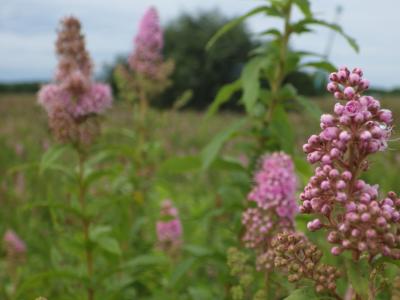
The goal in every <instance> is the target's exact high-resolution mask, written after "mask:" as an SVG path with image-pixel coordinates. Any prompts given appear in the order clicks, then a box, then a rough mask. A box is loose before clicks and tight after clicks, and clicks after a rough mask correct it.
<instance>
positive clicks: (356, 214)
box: [300, 67, 400, 299]
mask: <svg viewBox="0 0 400 300" xmlns="http://www.w3.org/2000/svg"><path fill="white" fill-rule="evenodd" d="M329 79H330V82H329V84H328V86H327V89H328V91H329V92H330V93H332V94H333V95H334V97H335V98H336V100H337V101H338V102H337V103H336V104H335V106H334V110H333V113H332V114H324V115H322V116H321V129H322V131H321V132H320V133H319V134H317V135H312V136H311V137H310V138H309V139H308V142H307V143H306V144H305V145H304V146H303V149H304V152H305V153H307V160H308V162H309V163H311V164H316V165H317V167H316V168H315V173H314V176H312V177H311V178H310V181H309V183H308V184H307V186H306V187H305V189H304V192H303V193H302V194H301V195H300V198H301V201H302V205H301V208H300V210H301V212H302V213H305V214H312V215H313V216H314V217H315V219H314V220H312V221H310V222H309V223H308V225H307V227H308V229H309V230H310V231H317V230H325V231H326V232H327V236H326V239H327V241H328V242H329V243H331V244H332V247H331V253H332V254H333V255H340V254H342V253H343V252H350V253H351V254H352V258H353V260H354V261H355V262H356V263H358V264H360V261H361V260H362V259H363V258H366V259H367V260H368V262H369V264H370V266H371V267H372V270H371V271H370V272H371V273H370V274H369V283H367V285H368V288H369V290H368V291H365V290H363V289H357V290H356V294H355V297H356V299H363V298H365V297H368V299H375V296H376V293H377V290H378V288H377V287H376V286H375V284H376V282H377V281H376V277H377V274H379V272H380V271H379V270H380V267H379V263H377V262H376V260H377V259H378V258H379V257H386V258H387V259H389V260H390V259H395V260H397V259H400V199H399V197H398V196H397V195H396V193H394V192H389V193H387V195H386V197H383V199H380V197H379V188H378V185H370V184H368V183H366V182H365V181H364V180H363V179H361V178H360V177H361V175H362V174H363V173H364V172H365V171H367V170H368V169H369V161H368V159H369V157H370V155H372V154H375V153H377V152H381V151H385V150H386V149H387V144H388V140H389V138H390V135H391V133H392V123H393V118H392V112H391V111H390V110H388V109H383V108H381V104H380V102H379V100H376V99H375V98H373V97H372V96H366V95H364V93H365V92H366V90H367V89H368V87H369V82H368V80H366V79H363V72H362V70H361V69H359V68H355V69H353V70H352V71H350V70H349V69H348V68H347V67H342V68H340V69H339V70H338V71H337V72H334V73H332V74H331V75H330V77H329ZM347 267H348V268H349V266H347ZM356 280H357V281H360V280H361V279H360V278H357V279H356ZM355 287H357V286H355ZM362 293H368V294H362Z"/></svg>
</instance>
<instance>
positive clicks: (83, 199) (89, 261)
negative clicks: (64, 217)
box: [78, 151, 94, 300]
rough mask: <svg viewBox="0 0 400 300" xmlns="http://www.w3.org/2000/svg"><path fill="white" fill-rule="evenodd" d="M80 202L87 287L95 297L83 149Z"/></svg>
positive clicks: (90, 299) (80, 162)
mask: <svg viewBox="0 0 400 300" xmlns="http://www.w3.org/2000/svg"><path fill="white" fill-rule="evenodd" d="M78 154H79V203H80V205H81V209H82V214H83V215H84V216H83V217H82V225H83V238H84V243H85V255H86V270H87V274H88V278H89V282H90V285H89V286H88V287H87V299H88V300H93V299H94V289H93V287H92V285H91V284H92V283H91V279H92V277H93V252H92V248H91V246H90V239H89V229H90V220H89V219H88V218H87V217H86V216H85V211H86V186H85V183H84V172H85V154H84V153H83V151H79V152H78Z"/></svg>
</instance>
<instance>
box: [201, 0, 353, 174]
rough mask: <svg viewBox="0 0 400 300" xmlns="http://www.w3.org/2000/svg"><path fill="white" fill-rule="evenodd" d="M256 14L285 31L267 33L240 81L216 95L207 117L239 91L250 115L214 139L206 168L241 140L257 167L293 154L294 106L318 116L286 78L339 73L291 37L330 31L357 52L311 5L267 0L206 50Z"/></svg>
mask: <svg viewBox="0 0 400 300" xmlns="http://www.w3.org/2000/svg"><path fill="white" fill-rule="evenodd" d="M295 10H298V11H299V12H300V15H301V17H300V19H299V20H294V18H293V14H294V12H295ZM255 15H264V16H267V17H270V18H274V19H278V20H280V21H281V23H282V24H283V26H282V27H276V28H269V29H268V30H266V31H264V32H262V33H261V36H262V37H263V38H265V39H264V40H263V42H262V43H261V46H259V47H258V48H257V49H254V51H252V53H250V58H249V61H248V62H247V63H246V65H245V66H244V67H243V69H242V72H241V76H240V78H239V79H237V80H236V81H234V82H232V83H229V84H227V85H225V86H223V87H222V88H221V89H220V90H219V92H218V94H217V95H216V98H215V100H214V102H213V103H212V104H211V106H210V108H209V111H208V116H211V115H213V114H214V113H215V112H216V111H218V109H219V108H220V107H221V105H223V104H224V103H225V102H227V101H229V100H230V99H231V98H232V96H233V95H234V94H236V93H238V92H241V99H240V105H241V106H242V107H243V108H244V110H245V112H246V116H245V117H244V118H242V119H241V120H239V121H238V122H236V123H233V124H232V125H231V126H230V127H227V128H226V129H225V131H223V132H221V133H220V134H218V135H216V136H215V138H214V139H213V140H212V141H211V142H210V143H209V145H207V147H206V148H205V149H204V152H203V166H204V168H207V167H209V166H210V165H211V164H212V162H213V161H214V160H215V159H216V158H217V157H218V153H219V151H220V150H221V149H222V147H223V146H224V145H225V143H226V142H227V141H229V140H231V139H233V138H237V137H243V138H245V139H246V141H247V145H246V149H247V154H248V155H249V156H250V158H251V160H252V161H253V162H254V161H255V159H256V158H257V157H259V156H260V155H261V154H262V153H264V152H265V151H267V150H270V151H277V150H284V151H285V152H286V153H289V154H293V152H294V148H295V145H294V139H295V134H294V130H293V128H292V126H291V124H290V122H289V118H288V114H287V108H288V103H289V102H290V101H294V102H295V103H297V104H298V105H299V106H300V107H303V108H304V109H305V110H306V112H308V113H310V115H311V116H314V117H318V116H319V109H318V107H317V106H316V105H315V104H314V103H313V102H311V101H309V100H308V99H307V98H306V97H304V96H301V95H299V94H298V92H297V90H296V88H295V87H294V86H293V85H292V84H290V83H286V79H287V78H288V76H289V75H290V74H292V73H293V72H297V71H301V70H303V69H307V68H308V69H310V68H311V69H312V68H314V69H316V70H323V71H328V72H332V71H333V70H334V69H335V68H334V67H333V66H332V64H331V63H329V62H328V61H326V60H324V59H322V60H321V55H318V54H316V53H313V52H310V51H307V50H306V51H302V50H294V49H292V48H291V47H290V42H291V40H292V38H293V36H295V35H300V36H301V35H302V34H303V33H307V32H312V30H313V29H312V28H313V27H315V26H317V27H318V26H322V27H327V28H329V29H331V30H333V31H335V32H337V33H338V34H340V35H342V36H343V37H344V38H345V39H346V40H347V41H348V42H349V44H350V46H351V47H352V48H354V49H355V50H356V51H358V46H357V44H356V43H355V41H354V39H352V38H351V37H349V36H348V35H347V34H345V33H344V32H343V30H342V28H341V27H340V26H339V25H338V24H333V23H328V22H326V21H324V20H321V19H317V18H316V17H315V16H314V15H313V12H312V10H311V6H310V2H309V1H303V0H284V1H272V0H265V1H263V4H262V5H261V6H258V7H256V8H254V9H252V10H251V11H249V12H248V13H246V14H244V15H242V16H241V17H238V18H237V19H234V20H233V21H231V22H229V23H227V24H226V25H225V26H223V27H222V28H221V29H220V30H219V31H218V32H217V33H216V34H215V35H214V36H213V37H212V38H211V39H210V41H209V43H208V45H207V48H208V49H209V51H212V46H213V45H214V44H215V43H217V42H218V39H219V38H220V37H221V36H223V35H224V34H225V33H226V32H228V31H229V30H231V29H232V28H233V27H235V26H236V25H237V24H240V23H242V22H244V21H245V20H246V19H248V18H250V17H252V16H255ZM266 83H267V84H266ZM211 149H215V150H213V151H211ZM253 165H254V164H252V165H251V166H253Z"/></svg>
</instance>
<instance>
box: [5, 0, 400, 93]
mask: <svg viewBox="0 0 400 300" xmlns="http://www.w3.org/2000/svg"><path fill="white" fill-rule="evenodd" d="M260 2H262V1H249V0H190V1H188V0H153V1H148V0H144V1H143V0H142V1H139V0H115V1H112V2H110V1H109V0H86V1H82V0H2V1H1V3H0V45H1V47H0V57H1V59H0V70H1V72H0V81H14V80H29V79H42V80H47V79H49V78H51V76H52V74H53V70H54V67H55V64H56V60H55V57H54V53H53V44H54V40H55V38H56V34H55V32H56V27H57V25H58V21H59V19H60V18H61V17H63V16H65V15H69V14H74V15H76V16H77V17H79V18H80V19H81V20H82V23H83V26H84V31H85V35H86V37H87V42H88V49H89V51H90V52H91V55H92V57H93V59H94V61H95V63H96V65H97V70H99V68H100V67H101V66H102V64H104V63H105V62H110V61H112V60H113V58H114V57H115V55H117V54H121V53H127V52H129V51H130V50H131V48H132V39H133V36H134V34H135V33H136V28H137V24H138V22H139V20H140V17H141V15H142V14H143V12H144V11H145V10H146V8H147V7H148V6H149V5H154V6H156V7H157V8H158V9H159V11H160V15H161V19H162V22H163V23H166V22H168V21H169V20H171V19H172V18H174V17H176V16H177V15H179V14H180V13H181V12H195V11H197V10H206V9H214V8H217V9H219V10H220V11H221V12H223V13H224V14H227V15H231V16H233V15H239V14H242V13H243V12H244V11H247V10H249V9H251V8H252V7H254V5H256V4H257V3H260ZM312 3H313V7H314V11H316V12H317V13H318V15H319V16H320V17H321V18H324V19H327V20H332V18H333V15H334V9H335V7H336V6H337V5H342V6H343V8H344V10H343V13H342V15H341V19H340V23H341V24H342V26H343V27H344V29H345V30H346V32H348V33H349V34H350V35H352V36H354V37H356V39H357V41H358V43H359V45H360V47H361V52H360V54H356V53H354V51H352V50H351V49H350V47H348V45H346V42H345V41H344V40H343V39H341V38H340V37H338V36H336V38H335V43H334V46H333V49H332V53H331V54H332V55H331V59H332V61H333V62H334V63H335V64H338V65H349V66H360V67H362V68H363V69H364V70H365V73H366V74H367V77H368V78H369V79H370V80H371V81H372V82H373V83H375V85H378V86H384V87H394V86H398V85H400V77H399V76H398V75H397V73H398V69H399V53H400V40H399V39H400V34H399V33H398V31H397V28H399V27H400V18H398V16H397V14H398V10H399V8H400V2H398V1H396V0H381V1H380V2H379V4H377V3H376V2H375V1H365V0H364V1H363V0H353V1H345V0H336V1H322V0H315V1H312ZM276 24H278V23H276V22H275V21H273V20H266V19H265V18H262V17H256V18H254V19H252V20H250V21H249V26H250V28H251V29H252V30H254V31H255V32H257V31H261V30H264V29H265V28H268V27H271V26H272V25H276ZM278 25H279V24H278ZM327 39H328V31H327V30H324V29H321V30H318V31H317V32H316V34H310V35H306V36H302V37H301V38H295V39H294V40H293V43H292V45H293V46H294V47H295V48H301V49H307V50H313V51H319V52H323V51H324V49H325V47H326V41H327Z"/></svg>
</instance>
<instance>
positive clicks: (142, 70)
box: [129, 7, 164, 78]
mask: <svg viewBox="0 0 400 300" xmlns="http://www.w3.org/2000/svg"><path fill="white" fill-rule="evenodd" d="M134 44H135V50H134V52H133V53H132V55H131V56H130V57H129V66H130V67H131V69H132V70H134V71H135V72H137V73H139V74H141V75H143V76H145V77H149V78H155V77H157V74H158V72H159V69H160V66H161V64H162V62H163V57H162V48H163V46H164V37H163V32H162V29H161V27H160V20H159V17H158V12H157V10H156V9H155V8H154V7H150V8H149V9H148V10H147V11H146V13H145V14H144V16H143V18H142V20H141V22H140V25H139V31H138V34H137V36H136V37H135V40H134Z"/></svg>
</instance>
